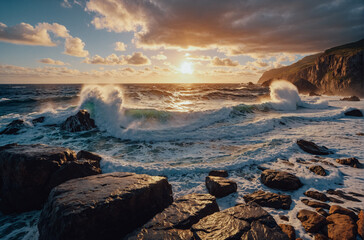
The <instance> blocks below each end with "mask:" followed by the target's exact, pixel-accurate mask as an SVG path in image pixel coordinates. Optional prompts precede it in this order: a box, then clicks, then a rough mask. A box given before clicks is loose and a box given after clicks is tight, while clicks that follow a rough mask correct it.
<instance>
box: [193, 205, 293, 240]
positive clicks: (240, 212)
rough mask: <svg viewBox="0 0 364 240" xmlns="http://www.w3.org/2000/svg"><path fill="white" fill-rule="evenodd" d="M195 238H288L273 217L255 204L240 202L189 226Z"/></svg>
mask: <svg viewBox="0 0 364 240" xmlns="http://www.w3.org/2000/svg"><path fill="white" fill-rule="evenodd" d="M191 230H192V232H193V234H194V237H195V238H196V239H206V240H207V239H219V240H224V239H265V240H273V239H274V240H281V239H282V240H283V239H285V240H288V239H289V238H288V236H287V235H286V234H285V233H283V232H282V230H281V228H280V227H279V226H278V225H277V223H276V222H275V221H274V218H273V217H272V216H271V215H270V214H269V213H267V212H266V211H265V210H264V209H262V208H261V207H259V206H258V205H256V204H241V205H237V206H235V207H232V208H228V209H225V210H224V211H221V212H216V213H214V214H211V215H209V216H207V217H205V218H203V219H201V220H200V221H199V222H198V223H196V224H194V225H193V226H192V228H191Z"/></svg>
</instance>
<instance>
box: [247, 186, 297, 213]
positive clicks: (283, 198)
mask: <svg viewBox="0 0 364 240" xmlns="http://www.w3.org/2000/svg"><path fill="white" fill-rule="evenodd" d="M244 200H245V202H246V203H249V202H255V203H257V204H259V205H260V206H262V207H270V208H275V209H285V210H287V209H290V207H291V203H292V199H291V196H289V195H284V194H282V195H281V194H277V193H272V192H265V191H263V190H258V191H255V192H254V193H251V194H247V195H245V196H244Z"/></svg>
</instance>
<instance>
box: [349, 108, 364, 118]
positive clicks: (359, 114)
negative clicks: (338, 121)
mask: <svg viewBox="0 0 364 240" xmlns="http://www.w3.org/2000/svg"><path fill="white" fill-rule="evenodd" d="M344 114H345V116H352V117H362V116H363V113H362V112H361V111H360V110H359V109H354V110H350V111H347V112H345V113H344Z"/></svg>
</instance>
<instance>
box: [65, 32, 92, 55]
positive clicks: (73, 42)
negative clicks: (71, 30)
mask: <svg viewBox="0 0 364 240" xmlns="http://www.w3.org/2000/svg"><path fill="white" fill-rule="evenodd" d="M84 47H85V43H84V42H82V40H81V39H80V38H77V37H75V38H74V37H68V38H66V41H65V44H64V48H65V49H64V52H63V53H64V54H67V55H71V56H75V57H86V56H88V54H89V53H88V51H87V50H84Z"/></svg>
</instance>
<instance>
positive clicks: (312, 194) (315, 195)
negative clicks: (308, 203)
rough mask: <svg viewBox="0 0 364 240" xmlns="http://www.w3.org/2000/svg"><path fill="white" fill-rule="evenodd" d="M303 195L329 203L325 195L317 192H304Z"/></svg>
mask: <svg viewBox="0 0 364 240" xmlns="http://www.w3.org/2000/svg"><path fill="white" fill-rule="evenodd" d="M304 195H305V196H307V197H310V198H313V199H316V200H319V201H322V202H326V201H329V198H328V197H327V196H326V194H325V193H320V192H318V191H306V192H305V193H304Z"/></svg>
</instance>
